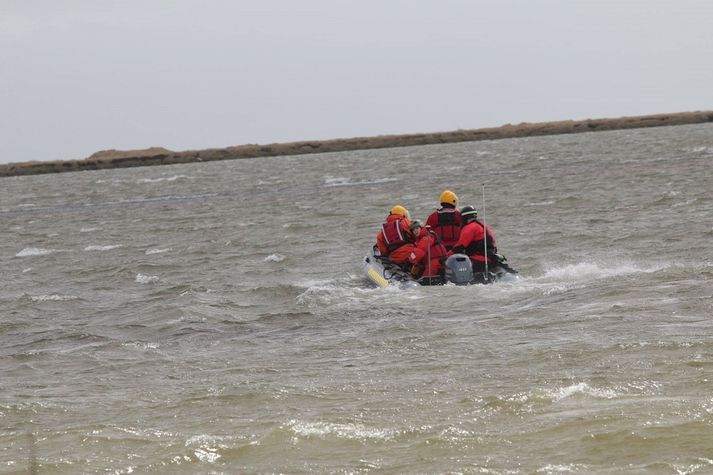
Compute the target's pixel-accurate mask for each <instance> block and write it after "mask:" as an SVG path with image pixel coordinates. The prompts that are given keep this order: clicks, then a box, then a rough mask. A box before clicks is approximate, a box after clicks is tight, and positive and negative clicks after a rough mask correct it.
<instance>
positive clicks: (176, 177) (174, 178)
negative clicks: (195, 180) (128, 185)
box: [137, 175, 189, 183]
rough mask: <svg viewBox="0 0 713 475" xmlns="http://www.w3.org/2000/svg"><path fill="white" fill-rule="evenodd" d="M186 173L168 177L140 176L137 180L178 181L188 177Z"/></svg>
mask: <svg viewBox="0 0 713 475" xmlns="http://www.w3.org/2000/svg"><path fill="white" fill-rule="evenodd" d="M188 178H189V177H187V176H186V175H173V176H167V177H159V178H140V179H138V180H137V183H160V182H162V181H169V182H170V181H176V180H180V179H188Z"/></svg>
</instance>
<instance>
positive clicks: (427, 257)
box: [426, 226, 432, 285]
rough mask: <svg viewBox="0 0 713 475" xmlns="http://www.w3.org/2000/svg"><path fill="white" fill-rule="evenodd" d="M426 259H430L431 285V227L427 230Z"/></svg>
mask: <svg viewBox="0 0 713 475" xmlns="http://www.w3.org/2000/svg"><path fill="white" fill-rule="evenodd" d="M426 248H427V250H426V259H428V285H431V283H432V282H431V227H430V226H429V227H428V228H427V229H426Z"/></svg>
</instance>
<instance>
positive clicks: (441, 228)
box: [426, 190, 461, 250]
mask: <svg viewBox="0 0 713 475" xmlns="http://www.w3.org/2000/svg"><path fill="white" fill-rule="evenodd" d="M439 202H440V203H441V207H440V208H438V209H437V210H436V211H434V212H433V213H431V214H430V215H429V216H428V219H427V220H426V226H430V227H431V229H432V230H433V232H435V233H436V235H438V237H439V238H440V239H441V242H442V243H443V245H444V246H446V249H449V250H450V249H451V248H452V247H453V246H454V245H455V244H456V243H457V242H458V239H459V238H460V230H461V215H460V212H459V211H458V210H457V209H456V205H457V204H458V197H457V196H456V194H455V193H453V192H452V191H449V190H446V191H444V192H443V193H441V196H440V198H439Z"/></svg>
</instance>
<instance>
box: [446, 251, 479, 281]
mask: <svg viewBox="0 0 713 475" xmlns="http://www.w3.org/2000/svg"><path fill="white" fill-rule="evenodd" d="M445 268H446V269H445V270H446V273H445V276H446V281H448V282H453V283H454V284H456V285H468V284H470V283H471V282H473V264H472V263H471V262H470V258H469V257H468V256H466V255H465V254H453V255H452V256H450V257H448V259H446V263H445Z"/></svg>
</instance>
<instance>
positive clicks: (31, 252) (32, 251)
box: [15, 247, 58, 257]
mask: <svg viewBox="0 0 713 475" xmlns="http://www.w3.org/2000/svg"><path fill="white" fill-rule="evenodd" d="M57 251H58V250H57V249H43V248H41V247H26V248H24V249H23V250H21V251H20V252H18V253H17V254H15V257H31V256H46V255H48V254H52V253H54V252H57Z"/></svg>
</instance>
